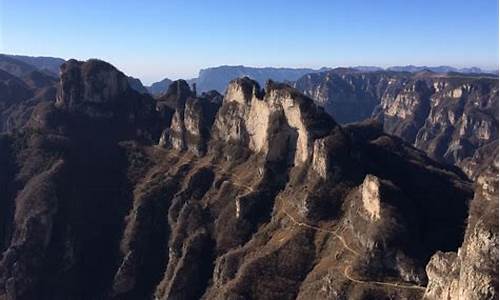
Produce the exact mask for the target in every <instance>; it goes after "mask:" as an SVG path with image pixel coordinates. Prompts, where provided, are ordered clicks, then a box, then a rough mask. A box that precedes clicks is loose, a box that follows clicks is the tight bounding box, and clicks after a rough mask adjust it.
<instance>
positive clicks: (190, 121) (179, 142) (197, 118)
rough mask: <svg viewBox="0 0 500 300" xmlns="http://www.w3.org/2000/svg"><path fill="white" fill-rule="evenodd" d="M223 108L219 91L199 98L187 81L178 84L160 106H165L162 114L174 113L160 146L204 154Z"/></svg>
mask: <svg viewBox="0 0 500 300" xmlns="http://www.w3.org/2000/svg"><path fill="white" fill-rule="evenodd" d="M221 104H222V96H221V95H220V94H219V93H218V92H216V91H210V92H207V93H203V94H202V95H201V96H200V97H196V94H195V92H194V91H191V89H190V88H189V85H188V84H187V82H186V81H184V80H177V81H174V82H173V83H172V84H171V85H170V86H169V88H168V90H167V92H166V93H165V95H163V96H162V97H161V98H160V99H159V102H158V104H157V107H158V105H163V107H161V106H160V111H164V112H165V111H166V110H168V109H170V110H171V111H173V115H172V120H171V122H170V126H169V127H168V128H166V129H165V130H164V131H163V133H162V135H161V137H160V142H159V144H160V146H163V147H167V148H168V147H172V148H174V149H176V150H180V151H182V150H186V149H188V150H190V151H192V152H194V153H195V154H197V155H202V154H204V153H205V151H206V148H207V143H208V140H209V138H210V129H211V127H212V124H213V122H214V117H215V114H216V113H217V110H218V109H219V107H220V105H221Z"/></svg>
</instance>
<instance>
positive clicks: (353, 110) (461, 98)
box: [295, 69, 498, 170]
mask: <svg viewBox="0 0 500 300" xmlns="http://www.w3.org/2000/svg"><path fill="white" fill-rule="evenodd" d="M295 87H297V88H298V89H299V90H301V91H303V92H304V93H305V94H306V95H309V96H310V97H312V98H313V99H315V101H316V102H317V103H319V104H320V105H322V106H324V107H325V110H326V111H327V112H328V113H330V114H331V115H332V116H333V117H334V118H335V119H336V120H338V121H340V122H341V123H349V122H357V121H361V120H364V119H367V118H371V117H372V118H376V119H377V120H378V121H379V122H381V123H382V124H383V126H384V130H385V131H386V132H387V133H389V134H393V135H396V136H399V137H401V138H403V139H404V140H405V141H407V142H409V143H411V144H413V145H414V146H415V147H417V148H419V149H421V150H424V151H425V152H426V153H427V154H428V155H429V156H430V157H432V158H434V159H436V160H439V161H442V162H446V163H450V164H455V165H457V166H460V167H461V168H463V169H464V170H465V167H464V164H465V163H466V161H468V160H470V159H472V157H474V156H475V155H476V156H477V155H478V154H477V151H480V149H481V148H482V147H484V146H485V145H487V144H489V143H492V142H493V143H497V142H498V78H496V77H495V76H493V75H491V76H481V75H466V74H455V73H453V74H437V73H433V72H430V71H422V72H419V73H405V72H389V71H377V72H361V71H357V70H354V69H335V70H332V71H328V72H323V73H317V74H309V75H306V76H304V77H302V78H301V79H299V80H298V81H297V82H296V83H295ZM469 167H470V165H469Z"/></svg>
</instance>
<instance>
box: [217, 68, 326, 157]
mask: <svg viewBox="0 0 500 300" xmlns="http://www.w3.org/2000/svg"><path fill="white" fill-rule="evenodd" d="M335 126H336V123H335V122H334V121H333V120H332V119H331V118H330V117H329V116H328V115H327V114H326V113H325V112H324V111H323V110H322V109H320V108H318V107H317V106H316V105H315V104H314V103H313V101H312V100H311V99H310V98H308V97H305V96H303V95H301V94H300V93H298V92H297V91H296V90H294V89H293V88H291V87H290V86H288V85H286V84H277V83H274V82H272V81H268V82H267V84H266V88H265V92H264V91H262V90H261V89H260V87H259V85H258V83H257V82H255V81H253V80H251V79H249V78H240V79H236V80H233V81H231V82H230V84H229V86H228V88H227V92H226V95H225V96H224V104H223V107H222V109H221V110H220V111H219V114H218V116H217V118H216V121H215V128H214V130H215V136H216V137H217V138H218V139H219V140H222V141H224V142H230V143H234V144H239V145H243V146H245V147H248V148H249V149H250V150H251V151H254V152H258V153H259V152H260V153H261V154H263V155H264V156H265V157H267V159H268V160H271V161H275V160H280V159H283V158H285V157H287V156H288V155H289V154H290V153H291V154H292V162H293V163H294V164H295V165H299V164H302V163H305V162H306V161H308V160H309V159H311V157H312V152H313V144H314V140H315V139H317V138H320V137H323V136H325V135H326V134H327V133H328V132H330V130H332V129H333V128H334V127H335Z"/></svg>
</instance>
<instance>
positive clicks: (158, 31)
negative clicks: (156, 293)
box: [0, 0, 499, 84]
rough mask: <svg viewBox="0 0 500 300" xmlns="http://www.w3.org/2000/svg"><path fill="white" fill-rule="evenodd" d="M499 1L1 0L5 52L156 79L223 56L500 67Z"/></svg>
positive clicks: (247, 60) (288, 62) (221, 61)
mask: <svg viewBox="0 0 500 300" xmlns="http://www.w3.org/2000/svg"><path fill="white" fill-rule="evenodd" d="M498 12H499V10H498V1H497V0H475V1H471V0H344V1H340V0H311V1H304V0H298V1H296V0H245V1H239V0H232V1H229V0H227V1H223V0H163V1H159V0H157V1H148V0H134V1H132V0H84V1H82V0H78V1H74V0H0V53H8V54H20V55H33V56H54V57H61V58H64V59H69V58H76V59H80V60H86V59H88V58H99V59H103V60H106V61H108V62H110V63H112V64H114V65H115V66H116V67H118V68H119V69H120V70H122V71H123V72H125V73H126V74H128V75H131V76H134V77H138V78H140V79H141V80H142V81H143V83H145V84H150V83H151V82H154V81H158V80H160V79H163V78H165V77H169V78H171V79H177V78H192V77H196V76H197V74H198V71H199V70H200V69H201V68H207V67H214V66H219V65H246V66H256V67H261V66H275V67H311V68H320V67H336V66H357V65H370V66H381V67H387V66H391V65H409V64H413V65H427V66H437V65H451V66H456V67H470V66H478V67H481V68H484V69H497V68H498Z"/></svg>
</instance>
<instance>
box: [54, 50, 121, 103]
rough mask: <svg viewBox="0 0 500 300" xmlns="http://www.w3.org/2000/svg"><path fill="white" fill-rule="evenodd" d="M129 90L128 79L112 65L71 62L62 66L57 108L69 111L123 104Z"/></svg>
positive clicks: (93, 60) (100, 62) (93, 61)
mask: <svg viewBox="0 0 500 300" xmlns="http://www.w3.org/2000/svg"><path fill="white" fill-rule="evenodd" d="M129 90H130V87H129V85H128V79H127V76H125V74H123V73H122V72H120V71H118V70H117V69H116V68H115V67H113V66H112V65H111V64H109V63H107V62H104V61H101V60H97V59H91V60H88V61H86V62H80V61H77V60H74V59H71V60H69V61H67V62H65V63H64V64H63V65H62V66H61V82H60V87H59V90H58V93H57V99H56V104H57V105H58V106H60V107H66V108H68V109H70V110H77V109H78V108H79V107H81V106H91V105H103V104H109V103H113V102H116V101H120V99H121V97H120V96H123V94H125V93H126V92H128V91H129Z"/></svg>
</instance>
